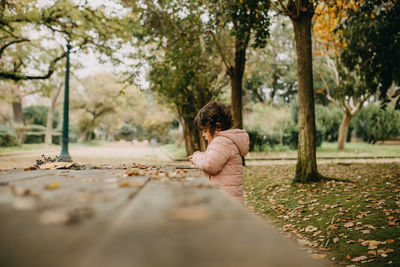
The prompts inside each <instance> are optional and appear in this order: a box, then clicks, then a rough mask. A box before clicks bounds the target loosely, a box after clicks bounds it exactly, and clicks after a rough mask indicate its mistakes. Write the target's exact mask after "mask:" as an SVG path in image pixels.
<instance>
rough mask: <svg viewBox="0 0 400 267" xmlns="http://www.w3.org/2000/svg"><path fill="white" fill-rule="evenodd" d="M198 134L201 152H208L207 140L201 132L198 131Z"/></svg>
mask: <svg viewBox="0 0 400 267" xmlns="http://www.w3.org/2000/svg"><path fill="white" fill-rule="evenodd" d="M197 132H198V135H199V143H200V151H206V149H207V144H206V139H205V138H204V137H203V134H202V132H201V131H197Z"/></svg>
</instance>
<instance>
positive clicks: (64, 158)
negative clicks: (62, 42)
mask: <svg viewBox="0 0 400 267" xmlns="http://www.w3.org/2000/svg"><path fill="white" fill-rule="evenodd" d="M70 25H71V26H72V22H71V20H70V19H67V21H66V23H65V26H66V27H71V26H70ZM70 50H71V45H70V40H69V37H68V39H67V54H66V62H65V90H64V116H63V131H62V146H61V154H60V156H59V161H63V162H71V161H72V159H71V156H70V155H69V153H68V139H69V137H68V123H69V116H68V115H69V53H70Z"/></svg>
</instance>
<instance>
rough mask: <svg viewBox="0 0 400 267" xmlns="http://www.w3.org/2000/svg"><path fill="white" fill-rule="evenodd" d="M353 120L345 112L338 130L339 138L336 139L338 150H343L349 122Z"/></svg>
mask: <svg viewBox="0 0 400 267" xmlns="http://www.w3.org/2000/svg"><path fill="white" fill-rule="evenodd" d="M352 118H353V116H351V114H350V113H348V112H346V114H345V115H344V117H343V120H342V123H341V124H340V128H339V137H338V150H343V149H344V145H345V144H346V139H347V132H348V131H349V125H350V121H351V119H352Z"/></svg>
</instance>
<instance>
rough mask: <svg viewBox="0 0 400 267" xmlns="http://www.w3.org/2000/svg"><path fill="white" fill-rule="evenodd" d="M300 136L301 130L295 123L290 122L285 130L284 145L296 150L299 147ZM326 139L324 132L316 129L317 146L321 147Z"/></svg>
mask: <svg viewBox="0 0 400 267" xmlns="http://www.w3.org/2000/svg"><path fill="white" fill-rule="evenodd" d="M298 136H299V129H298V126H297V124H295V123H294V122H290V123H289V124H288V125H287V127H286V128H285V132H284V135H283V144H284V145H288V146H289V147H290V148H292V149H296V148H297V147H298V144H299V143H298V139H299V138H298ZM323 138H324V132H323V131H322V130H321V129H318V128H317V129H316V131H315V146H316V147H319V146H321V144H322V141H323Z"/></svg>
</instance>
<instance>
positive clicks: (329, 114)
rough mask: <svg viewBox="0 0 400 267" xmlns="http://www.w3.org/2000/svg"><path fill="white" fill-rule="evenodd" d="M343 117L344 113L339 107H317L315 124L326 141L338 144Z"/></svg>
mask: <svg viewBox="0 0 400 267" xmlns="http://www.w3.org/2000/svg"><path fill="white" fill-rule="evenodd" d="M343 116H344V113H343V111H342V110H341V109H340V108H339V107H336V106H322V105H315V124H316V127H317V129H319V130H321V131H322V133H323V139H324V140H325V141H328V142H336V141H337V140H338V136H339V128H340V124H341V123H342V119H343ZM349 132H350V129H349Z"/></svg>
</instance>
